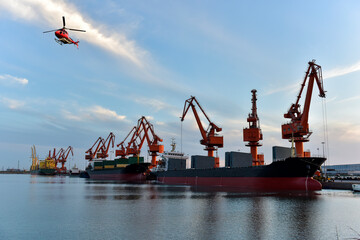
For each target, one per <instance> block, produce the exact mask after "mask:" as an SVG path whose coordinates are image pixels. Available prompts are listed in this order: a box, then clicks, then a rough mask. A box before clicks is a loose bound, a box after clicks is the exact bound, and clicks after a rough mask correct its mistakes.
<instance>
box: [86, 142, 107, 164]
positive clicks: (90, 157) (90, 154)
mask: <svg viewBox="0 0 360 240" xmlns="http://www.w3.org/2000/svg"><path fill="white" fill-rule="evenodd" d="M103 145H104V139H103V138H102V137H99V138H98V139H97V140H96V141H95V143H94V144H93V145H92V147H91V148H89V149H88V150H87V151H86V152H85V153H87V154H86V155H85V159H86V160H89V162H91V161H92V160H93V159H94V158H95V157H96V154H97V153H98V151H99V150H100V148H101V147H102V146H103Z"/></svg>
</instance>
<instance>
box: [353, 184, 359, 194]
mask: <svg viewBox="0 0 360 240" xmlns="http://www.w3.org/2000/svg"><path fill="white" fill-rule="evenodd" d="M352 189H353V191H354V192H360V184H353V185H352Z"/></svg>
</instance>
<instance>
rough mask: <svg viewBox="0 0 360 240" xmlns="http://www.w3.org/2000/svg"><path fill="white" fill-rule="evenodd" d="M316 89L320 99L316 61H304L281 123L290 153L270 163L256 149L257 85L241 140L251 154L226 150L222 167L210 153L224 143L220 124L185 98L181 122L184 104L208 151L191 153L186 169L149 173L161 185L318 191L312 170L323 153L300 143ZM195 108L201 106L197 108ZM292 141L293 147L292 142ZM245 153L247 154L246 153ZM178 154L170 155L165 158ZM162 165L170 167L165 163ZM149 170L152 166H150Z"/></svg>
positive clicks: (260, 136)
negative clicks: (318, 154)
mask: <svg viewBox="0 0 360 240" xmlns="http://www.w3.org/2000/svg"><path fill="white" fill-rule="evenodd" d="M307 81H308V84H307V90H306V96H305V103H304V105H303V107H302V108H301V106H300V104H299V102H300V98H301V95H302V93H303V92H305V91H304V88H305V86H306V82H307ZM315 84H316V85H317V86H318V88H319V92H320V94H319V96H320V97H322V98H325V91H324V89H323V79H322V70H321V66H319V65H317V64H315V60H312V61H311V62H308V68H307V71H306V74H305V78H304V80H303V83H302V84H301V89H300V92H299V94H298V95H297V99H296V102H295V103H294V104H291V106H290V108H289V110H288V112H287V113H285V114H284V118H286V119H290V122H288V123H285V124H283V125H282V126H281V134H282V138H283V139H286V140H288V141H289V142H291V143H292V147H291V154H287V155H286V156H285V157H283V158H281V159H276V161H273V162H272V163H271V164H269V165H265V164H264V155H263V154H258V152H257V148H258V147H260V146H262V144H261V142H260V140H263V134H262V131H261V128H260V121H259V117H258V114H257V105H256V100H257V97H256V92H257V90H256V89H253V90H251V92H252V100H251V101H252V108H251V110H252V111H251V113H249V115H248V118H247V122H248V124H249V126H248V127H247V128H244V129H243V141H244V142H247V144H246V146H248V147H250V152H251V153H248V154H246V153H240V152H227V153H225V167H220V166H219V157H218V156H216V157H215V156H214V152H215V151H217V149H218V148H222V147H223V136H220V135H218V133H219V132H221V131H222V128H221V127H219V126H217V125H216V124H215V123H214V122H212V121H210V118H209V117H208V116H207V115H206V113H205V111H204V109H203V107H201V105H200V103H199V101H198V100H197V99H196V98H195V97H194V96H191V98H189V99H187V100H186V101H185V105H184V110H183V114H182V117H181V121H184V118H185V116H186V114H187V113H188V112H189V111H188V110H189V109H192V111H193V113H194V116H195V119H196V122H197V125H198V127H199V130H200V133H201V136H202V139H201V140H200V144H202V145H204V146H205V148H204V150H206V151H207V152H208V154H207V156H192V157H191V168H188V169H184V168H183V167H182V168H181V169H179V166H180V165H179V164H173V165H174V166H175V165H176V166H177V168H176V169H175V168H169V167H167V168H164V167H163V169H161V167H157V168H155V169H156V171H154V172H153V173H154V174H155V175H156V177H157V181H158V182H159V183H163V184H174V185H190V186H201V187H218V188H220V189H221V190H225V189H236V190H238V191H317V190H321V189H322V186H321V183H319V182H318V181H316V180H315V179H313V178H312V177H313V176H314V174H315V172H316V171H317V170H319V169H320V166H321V165H322V164H323V163H324V162H325V160H326V158H325V157H324V156H323V157H312V156H311V154H310V152H308V151H304V145H303V144H304V142H308V141H309V136H310V135H311V134H312V132H311V131H310V130H309V123H308V119H309V109H310V102H311V96H312V90H313V86H314V85H315ZM196 109H200V111H198V110H196ZM198 112H202V113H203V115H204V116H205V117H206V119H207V120H208V122H209V126H208V127H204V126H203V123H202V121H201V120H200V118H199V115H198ZM294 145H295V146H294ZM246 155H247V156H246ZM170 161H175V162H179V160H178V159H172V158H169V159H168V160H167V162H170ZM167 166H171V164H168V165H167ZM155 169H154V170H155Z"/></svg>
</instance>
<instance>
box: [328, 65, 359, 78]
mask: <svg viewBox="0 0 360 240" xmlns="http://www.w3.org/2000/svg"><path fill="white" fill-rule="evenodd" d="M359 70H360V61H359V62H357V63H355V64H353V65H350V66H347V67H338V68H334V69H331V70H329V71H324V74H323V77H324V79H328V78H333V77H339V76H343V75H346V74H349V73H353V72H357V71H359Z"/></svg>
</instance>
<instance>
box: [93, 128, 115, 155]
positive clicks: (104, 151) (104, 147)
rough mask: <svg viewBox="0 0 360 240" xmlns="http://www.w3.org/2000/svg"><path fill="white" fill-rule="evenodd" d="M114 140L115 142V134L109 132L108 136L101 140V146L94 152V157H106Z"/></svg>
mask: <svg viewBox="0 0 360 240" xmlns="http://www.w3.org/2000/svg"><path fill="white" fill-rule="evenodd" d="M114 142H115V135H114V134H113V133H112V132H110V134H109V136H108V137H107V138H106V140H105V141H103V144H102V146H101V147H100V149H99V150H98V152H97V154H96V158H103V159H105V158H107V157H108V156H109V154H108V152H109V149H110V144H111V146H112V148H113V147H114Z"/></svg>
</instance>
